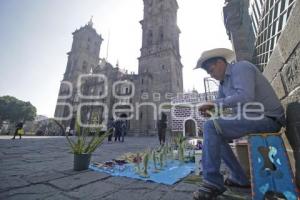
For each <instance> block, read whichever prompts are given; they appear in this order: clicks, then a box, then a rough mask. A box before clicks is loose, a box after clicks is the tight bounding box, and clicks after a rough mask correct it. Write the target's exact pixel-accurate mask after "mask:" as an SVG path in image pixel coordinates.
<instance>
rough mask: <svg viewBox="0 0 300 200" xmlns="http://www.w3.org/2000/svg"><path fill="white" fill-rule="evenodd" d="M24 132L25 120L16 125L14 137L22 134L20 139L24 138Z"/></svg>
mask: <svg viewBox="0 0 300 200" xmlns="http://www.w3.org/2000/svg"><path fill="white" fill-rule="evenodd" d="M23 134H24V130H23V122H19V123H18V124H17V125H16V130H15V133H14V137H13V138H12V139H13V140H14V139H16V135H19V136H20V139H21V138H22V135H23Z"/></svg>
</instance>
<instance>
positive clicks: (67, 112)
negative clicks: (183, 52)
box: [54, 0, 183, 135]
mask: <svg viewBox="0 0 300 200" xmlns="http://www.w3.org/2000/svg"><path fill="white" fill-rule="evenodd" d="M177 10H178V4H177V1H176V0H144V17H143V19H142V20H141V21H140V24H141V26H142V34H143V35H142V47H141V49H140V51H141V54H140V57H139V58H138V60H139V66H138V73H137V74H128V73H127V72H126V71H122V70H120V68H119V66H118V65H116V66H112V65H111V64H110V63H109V62H107V61H106V60H105V59H100V58H99V53H100V47H101V43H102V40H103V39H102V37H101V35H100V34H98V33H97V32H96V30H95V29H94V28H93V23H92V21H90V22H89V23H88V24H87V25H85V26H84V27H81V28H80V29H78V30H76V31H75V32H73V44H72V48H71V51H70V52H69V53H68V63H67V67H66V71H65V74H64V77H63V80H62V82H61V85H60V90H59V95H58V100H57V106H56V110H55V114H54V116H55V118H56V119H58V120H59V121H61V122H62V123H63V124H64V126H65V127H70V129H74V126H75V123H76V121H77V122H79V123H80V125H82V126H85V125H88V124H89V125H94V124H102V125H104V129H105V128H106V127H105V125H106V124H107V121H108V120H109V119H111V118H114V119H117V118H119V117H120V116H122V117H123V118H124V117H125V118H126V120H127V122H128V133H129V134H131V135H141V134H142V135H154V134H156V133H157V125H156V124H157V123H156V122H157V119H159V117H160V114H161V112H167V113H168V111H169V110H168V109H166V108H165V105H169V104H170V102H171V99H172V98H174V97H176V96H177V95H178V94H180V93H182V92H183V80H182V67H183V66H182V64H181V61H180V58H181V57H180V52H179V34H180V30H179V28H178V26H177ZM169 119H170V113H169ZM169 122H170V121H169Z"/></svg>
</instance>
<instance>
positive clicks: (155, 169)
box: [152, 149, 159, 172]
mask: <svg viewBox="0 0 300 200" xmlns="http://www.w3.org/2000/svg"><path fill="white" fill-rule="evenodd" d="M152 160H153V166H154V172H158V171H159V170H158V168H157V162H156V160H157V158H156V150H155V149H153V150H152Z"/></svg>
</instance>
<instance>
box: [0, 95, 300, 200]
mask: <svg viewBox="0 0 300 200" xmlns="http://www.w3.org/2000/svg"><path fill="white" fill-rule="evenodd" d="M299 96H300V95H299ZM1 138H2V136H0V152H4V151H6V150H8V151H9V155H8V154H3V156H2V155H1V158H0V186H5V187H6V186H7V185H12V186H13V187H16V188H14V189H13V187H10V186H9V187H8V188H3V189H4V190H2V191H0V199H1V200H2V199H5V200H6V199H22V200H24V199H50V200H52V199H108V200H109V199H110V200H112V199H114V200H117V199H120V200H124V199H125V200H126V199H130V200H131V199H133V200H134V199H138V200H141V199H149V200H152V199H154V200H155V199H172V200H173V199H184V200H185V199H191V198H192V194H191V193H192V192H190V191H191V190H192V189H191V188H192V186H191V187H189V186H188V185H186V184H183V183H181V182H179V183H177V184H175V185H173V186H168V185H163V184H158V183H153V182H145V181H141V180H136V179H130V178H126V177H112V176H110V175H108V174H105V173H98V172H94V171H89V170H86V171H81V172H77V171H73V169H72V167H73V156H72V154H70V153H68V152H69V150H70V149H69V146H68V145H67V144H66V141H65V138H56V139H52V138H48V139H45V138H44V137H39V138H37V139H28V138H26V139H24V140H21V141H20V142H19V141H18V143H16V142H17V141H15V143H13V142H12V141H11V140H7V139H1ZM149 145H150V146H152V147H155V146H156V145H157V138H156V137H127V138H126V141H125V143H113V144H106V143H105V144H104V145H103V146H101V148H99V149H97V150H96V152H95V154H93V156H92V160H94V161H95V162H99V161H106V160H111V159H114V158H116V157H117V156H119V155H122V154H123V153H126V152H137V151H143V150H145V147H146V146H149ZM20 152H26V154H28V156H25V157H24V156H22V155H24V154H20ZM112 152H113V153H112ZM30 154H32V155H30ZM39 155H40V156H39ZM26 159H29V161H28V162H26ZM39 159H40V160H39ZM24 160H25V162H24ZM3 161H4V163H6V164H5V165H2V163H3ZM39 161H41V162H39ZM18 184H19V185H18ZM229 199H230V198H229Z"/></svg>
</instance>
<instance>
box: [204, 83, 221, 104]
mask: <svg viewBox="0 0 300 200" xmlns="http://www.w3.org/2000/svg"><path fill="white" fill-rule="evenodd" d="M203 81H204V91H205V101H207V100H208V98H207V93H210V87H209V82H210V81H211V82H213V83H214V84H215V85H216V86H217V87H219V83H218V82H217V81H216V80H215V79H213V78H211V77H205V78H204V79H203Z"/></svg>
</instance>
